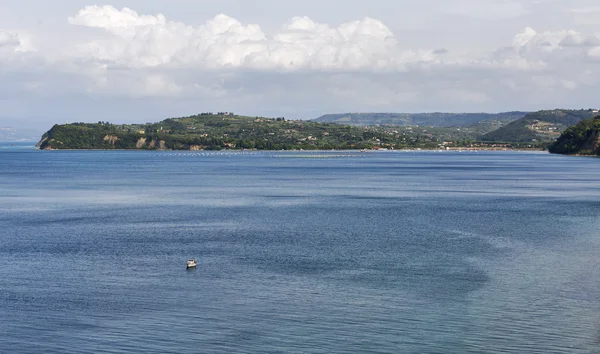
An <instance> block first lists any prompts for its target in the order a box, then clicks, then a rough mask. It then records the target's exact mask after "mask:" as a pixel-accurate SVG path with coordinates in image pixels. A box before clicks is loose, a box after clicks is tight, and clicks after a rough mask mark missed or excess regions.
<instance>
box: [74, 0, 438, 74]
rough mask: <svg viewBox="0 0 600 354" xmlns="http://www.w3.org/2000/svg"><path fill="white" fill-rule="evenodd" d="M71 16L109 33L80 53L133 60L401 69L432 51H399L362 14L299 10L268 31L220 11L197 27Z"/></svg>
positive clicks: (101, 14) (103, 12)
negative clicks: (340, 16)
mask: <svg viewBox="0 0 600 354" xmlns="http://www.w3.org/2000/svg"><path fill="white" fill-rule="evenodd" d="M69 23H71V24H74V25H80V26H87V27H95V28H101V29H104V30H106V31H107V32H108V33H110V34H111V35H112V36H111V37H109V38H105V39H101V40H95V41H91V42H87V43H85V44H82V45H80V46H79V54H80V55H81V56H82V57H88V58H95V59H98V60H105V61H110V62H114V63H117V64H119V65H127V66H133V67H138V68H139V67H155V66H160V65H180V66H193V67H200V68H212V69H221V68H249V69H260V70H270V69H275V70H292V71H295V70H303V69H315V70H377V69H382V70H396V69H399V68H403V66H404V65H405V64H407V63H414V62H420V61H431V60H434V59H435V54H434V53H433V51H406V50H401V48H399V47H398V45H397V43H396V39H395V37H394V34H393V33H392V31H391V30H390V29H389V28H388V27H387V26H385V25H384V24H383V23H382V22H381V21H378V20H375V19H372V18H365V19H363V20H360V21H353V22H348V23H344V24H341V25H340V26H337V27H330V26H329V25H324V24H318V23H316V22H314V21H312V20H311V19H309V18H307V17H296V18H293V19H292V20H291V21H289V22H288V23H286V24H285V25H284V26H283V27H282V28H281V29H280V30H279V31H277V33H275V34H274V35H272V36H267V35H266V34H265V33H264V32H263V31H262V30H261V28H260V26H258V25H254V24H249V25H243V24H242V23H240V22H239V21H237V20H235V19H233V18H231V17H229V16H226V15H223V14H221V15H218V16H216V17H215V18H213V19H211V20H209V21H207V22H206V23H205V24H203V25H200V26H196V27H194V26H188V25H185V24H182V23H179V22H172V21H168V20H167V19H166V18H165V16H163V15H162V14H158V15H155V16H147V15H139V14H138V13H136V12H135V11H133V10H130V9H127V8H124V9H122V10H117V9H115V8H113V7H111V6H103V7H99V6H89V7H86V8H84V9H82V10H81V11H79V13H78V14H77V15H76V16H75V17H71V18H69Z"/></svg>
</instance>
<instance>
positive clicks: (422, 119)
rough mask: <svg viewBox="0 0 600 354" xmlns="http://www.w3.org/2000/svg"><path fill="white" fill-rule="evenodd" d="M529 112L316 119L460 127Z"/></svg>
mask: <svg viewBox="0 0 600 354" xmlns="http://www.w3.org/2000/svg"><path fill="white" fill-rule="evenodd" d="M526 114H527V112H504V113H494V114H492V113H438V112H436V113H341V114H326V115H324V116H321V117H319V118H317V119H315V121H316V122H328V123H340V124H348V125H358V126H369V125H377V124H379V125H394V126H428V127H458V126H465V125H470V124H475V123H479V122H484V121H491V120H493V121H496V122H497V123H505V124H506V123H509V122H512V121H514V120H517V119H520V118H523V117H524V116H525V115H526Z"/></svg>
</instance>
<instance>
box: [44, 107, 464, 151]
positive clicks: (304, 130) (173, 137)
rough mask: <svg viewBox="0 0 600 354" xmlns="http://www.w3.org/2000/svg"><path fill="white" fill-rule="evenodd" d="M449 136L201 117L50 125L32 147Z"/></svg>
mask: <svg viewBox="0 0 600 354" xmlns="http://www.w3.org/2000/svg"><path fill="white" fill-rule="evenodd" d="M448 131H449V133H447V132H441V133H439V134H438V135H434V134H432V133H431V132H429V131H427V130H425V129H422V130H418V129H413V128H410V127H407V128H406V129H405V130H402V129H399V128H389V127H353V126H349V125H342V124H333V123H319V122H311V121H301V120H286V119H285V118H277V119H272V118H262V117H247V116H238V115H233V114H229V113H218V114H212V113H202V114H198V115H195V116H190V117H184V118H170V119H166V120H164V121H162V122H159V123H148V124H111V123H108V122H98V123H94V124H90V123H72V124H65V125H55V126H54V127H52V129H50V130H49V131H48V132H46V133H45V134H44V135H43V136H42V139H41V141H40V142H39V143H38V145H37V146H38V147H39V148H40V149H45V150H53V149H161V150H171V149H172V150H220V149H258V150H281V149H286V150H291V149H305V150H312V149H370V148H394V149H402V148H436V147H438V146H439V144H440V139H446V138H452V137H456V136H458V137H459V138H460V139H462V140H465V139H466V137H465V136H464V133H463V132H462V131H457V130H456V129H448ZM450 133H451V135H448V136H446V135H445V134H450ZM461 134H462V135H461ZM445 141H446V140H445Z"/></svg>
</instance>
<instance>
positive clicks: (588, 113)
mask: <svg viewBox="0 0 600 354" xmlns="http://www.w3.org/2000/svg"><path fill="white" fill-rule="evenodd" d="M596 114H598V113H597V111H595V110H591V109H587V110H568V109H555V110H549V111H539V112H534V113H529V114H527V115H526V116H525V117H523V118H521V119H518V120H516V121H514V122H512V123H509V124H507V125H505V126H504V127H501V128H500V129H497V130H494V131H492V132H489V133H487V134H485V135H484V136H483V137H482V139H481V140H483V141H503V142H531V141H547V142H551V141H554V140H556V139H557V138H558V137H559V136H560V134H561V132H563V131H564V130H566V129H567V128H569V127H570V126H572V125H575V124H577V123H579V122H581V121H582V120H584V119H589V118H592V117H593V116H594V115H596Z"/></svg>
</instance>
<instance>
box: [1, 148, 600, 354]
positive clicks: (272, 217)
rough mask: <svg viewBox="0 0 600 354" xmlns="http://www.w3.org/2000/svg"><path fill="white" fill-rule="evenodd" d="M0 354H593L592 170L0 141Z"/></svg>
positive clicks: (599, 270)
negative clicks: (193, 262)
mask: <svg viewBox="0 0 600 354" xmlns="http://www.w3.org/2000/svg"><path fill="white" fill-rule="evenodd" d="M190 258H196V259H197V260H198V266H197V267H196V268H195V269H186V261H187V260H188V259H190ZM0 352H1V353H599V352H600V159H597V158H590V157H572V156H571V157H569V156H558V155H551V154H548V153H545V152H519V151H472V152H467V151H463V152H460V151H380V152H370V151H369V152H364V153H361V152H354V151H318V152H307V151H295V152H286V151H269V152H256V151H242V152H234V151H220V152H202V151H198V152H182V151H179V152H176V151H38V150H36V149H35V148H34V147H33V144H31V143H15V144H14V145H13V144H11V143H2V144H0Z"/></svg>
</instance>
